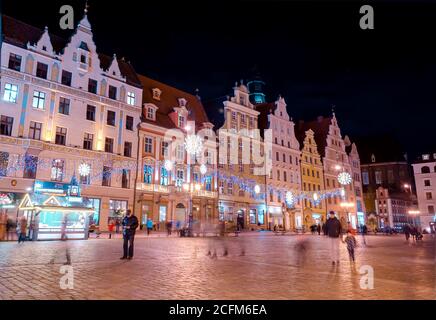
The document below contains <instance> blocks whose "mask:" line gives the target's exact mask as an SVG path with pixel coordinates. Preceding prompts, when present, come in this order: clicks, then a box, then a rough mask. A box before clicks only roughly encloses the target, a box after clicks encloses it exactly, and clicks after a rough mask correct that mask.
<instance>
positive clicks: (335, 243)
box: [326, 211, 342, 264]
mask: <svg viewBox="0 0 436 320" xmlns="http://www.w3.org/2000/svg"><path fill="white" fill-rule="evenodd" d="M341 232H342V226H341V222H340V221H339V220H338V218H336V217H335V213H334V212H333V211H330V213H329V218H328V219H327V222H326V233H327V236H328V239H329V246H330V258H331V261H332V264H335V263H338V264H339V237H340V235H341Z"/></svg>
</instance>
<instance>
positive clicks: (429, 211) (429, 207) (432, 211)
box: [427, 206, 435, 214]
mask: <svg viewBox="0 0 436 320" xmlns="http://www.w3.org/2000/svg"><path fill="white" fill-rule="evenodd" d="M427 210H428V213H429V214H434V213H435V212H434V206H427Z"/></svg>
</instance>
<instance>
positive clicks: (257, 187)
mask: <svg viewBox="0 0 436 320" xmlns="http://www.w3.org/2000/svg"><path fill="white" fill-rule="evenodd" d="M254 192H255V193H256V194H258V193H259V192H260V186H259V185H258V184H256V185H255V186H254Z"/></svg>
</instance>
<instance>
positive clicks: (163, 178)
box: [160, 167, 168, 186]
mask: <svg viewBox="0 0 436 320" xmlns="http://www.w3.org/2000/svg"><path fill="white" fill-rule="evenodd" d="M160 184H161V185H162V186H167V185H168V170H167V169H165V167H162V168H160Z"/></svg>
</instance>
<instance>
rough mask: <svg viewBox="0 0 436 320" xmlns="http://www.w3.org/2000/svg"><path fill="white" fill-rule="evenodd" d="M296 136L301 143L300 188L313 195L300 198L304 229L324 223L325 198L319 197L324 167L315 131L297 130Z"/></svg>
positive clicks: (323, 187) (322, 189) (323, 186)
mask: <svg viewBox="0 0 436 320" xmlns="http://www.w3.org/2000/svg"><path fill="white" fill-rule="evenodd" d="M297 137H298V139H299V141H300V145H301V158H300V165H301V185H302V188H301V190H302V191H303V192H309V193H310V192H313V194H317V195H318V196H315V198H317V197H319V199H314V197H313V196H312V197H307V198H306V199H303V200H302V206H303V213H304V220H303V223H304V226H305V228H306V230H308V228H310V226H311V225H314V224H324V223H325V221H326V219H327V217H326V210H327V208H326V199H321V197H320V194H321V192H324V191H325V185H324V169H323V164H322V161H321V155H320V154H319V152H318V147H317V144H316V141H315V133H314V132H313V130H312V129H308V130H306V131H304V129H303V130H301V131H299V130H297Z"/></svg>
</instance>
